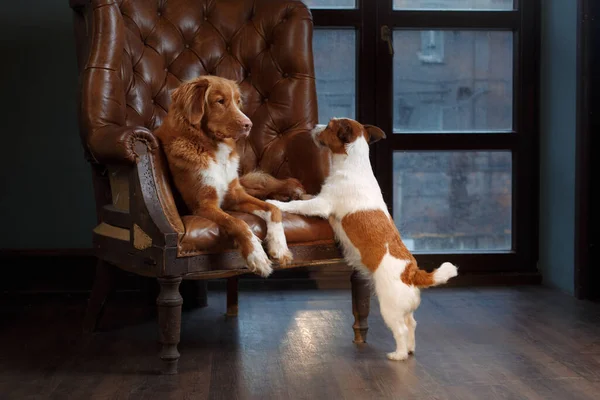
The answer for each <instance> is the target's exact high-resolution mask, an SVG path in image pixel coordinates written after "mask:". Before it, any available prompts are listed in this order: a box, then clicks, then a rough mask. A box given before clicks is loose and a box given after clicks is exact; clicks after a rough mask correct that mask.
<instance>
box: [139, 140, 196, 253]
mask: <svg viewBox="0 0 600 400" xmlns="http://www.w3.org/2000/svg"><path fill="white" fill-rule="evenodd" d="M133 143H134V144H133V146H132V151H133V152H134V154H135V156H136V158H137V159H138V161H137V163H136V165H135V168H134V172H133V173H132V175H131V180H130V184H131V190H130V191H131V199H130V209H131V211H130V212H131V217H132V221H133V222H134V223H135V224H137V225H139V226H140V227H141V228H142V230H144V231H145V232H146V233H147V234H148V235H150V236H151V237H152V238H155V237H157V236H161V235H162V236H164V243H162V244H164V245H165V246H167V247H176V246H177V244H178V242H179V237H180V236H181V235H183V234H184V232H185V229H184V225H183V221H182V220H181V216H180V215H179V211H178V209H177V205H176V203H175V199H174V197H173V192H172V191H171V185H170V182H169V177H170V175H169V171H168V167H167V163H166V160H165V157H164V154H163V152H162V149H160V148H159V147H158V146H157V148H156V149H155V150H156V151H149V146H148V145H147V142H146V141H145V140H143V139H134V140H133Z"/></svg>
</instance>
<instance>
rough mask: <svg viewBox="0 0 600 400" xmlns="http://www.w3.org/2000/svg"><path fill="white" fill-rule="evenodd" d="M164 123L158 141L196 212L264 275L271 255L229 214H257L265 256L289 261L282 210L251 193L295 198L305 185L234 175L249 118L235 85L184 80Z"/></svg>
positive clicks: (210, 79) (215, 80)
mask: <svg viewBox="0 0 600 400" xmlns="http://www.w3.org/2000/svg"><path fill="white" fill-rule="evenodd" d="M171 97H172V102H171V106H170V107H169V111H168V113H167V116H166V118H165V120H164V122H163V124H162V125H161V126H160V127H159V128H158V129H157V130H156V131H155V134H156V136H157V137H158V138H159V140H160V141H161V143H162V145H163V147H164V150H165V153H166V155H167V160H168V163H169V168H170V170H171V174H172V175H173V180H174V183H175V186H176V187H177V190H179V192H180V193H181V196H182V198H183V200H184V202H185V204H186V205H187V207H188V208H189V209H190V211H191V212H192V213H193V214H194V215H198V216H201V217H204V218H206V219H209V220H211V221H213V222H215V223H216V224H218V225H219V226H220V227H221V228H222V229H224V230H225V231H226V232H227V234H228V235H230V236H231V237H233V238H234V240H235V242H236V243H237V245H238V247H239V248H240V250H241V253H242V256H243V257H244V259H245V260H246V262H247V264H248V268H249V269H250V270H252V271H254V272H256V273H258V274H260V275H262V276H268V275H269V274H270V273H271V272H272V268H271V260H270V259H269V257H268V256H267V254H266V253H265V251H264V250H263V248H262V245H261V241H260V239H259V238H258V237H256V236H255V235H254V233H253V232H252V231H251V229H250V228H249V227H248V225H247V224H246V223H245V222H244V221H242V220H240V219H237V218H234V217H232V216H231V215H229V214H227V213H226V212H225V210H227V211H241V212H247V213H252V214H255V215H257V216H259V217H261V218H262V219H264V220H265V221H266V223H267V235H266V238H265V241H266V245H267V248H268V252H269V255H270V256H271V257H272V258H273V259H275V260H276V261H278V262H279V263H280V264H281V265H286V264H288V263H290V262H291V261H292V253H291V252H290V251H289V249H288V246H287V243H286V239H285V235H284V232H283V224H282V222H281V211H279V209H278V208H277V207H275V206H273V205H271V204H268V203H265V202H264V201H262V200H260V199H258V198H256V197H254V196H259V197H262V198H263V199H264V198H266V197H269V196H270V197H271V198H279V199H287V200H290V199H297V198H300V196H301V195H303V194H304V188H303V187H302V185H301V184H300V182H298V181H296V180H295V179H288V180H278V179H275V178H274V177H272V176H270V175H268V174H265V173H261V172H254V173H251V174H249V175H247V176H245V177H243V178H242V179H243V180H244V182H245V184H246V185H247V187H248V188H249V189H250V190H251V193H252V194H253V195H254V196H252V195H250V194H248V193H247V191H246V190H245V189H244V187H243V186H242V185H241V183H240V179H239V177H238V167H239V160H240V159H239V155H238V153H237V151H236V140H237V139H239V138H242V137H246V136H247V135H248V134H249V133H250V129H251V128H252V122H251V121H250V119H248V117H247V116H246V115H244V113H243V112H242V111H241V109H240V107H241V95H240V91H239V88H238V86H237V84H236V83H235V82H233V81H231V80H228V79H224V78H219V77H216V76H202V77H199V78H196V79H193V80H191V81H189V82H185V83H183V84H182V85H181V86H180V87H179V88H177V89H176V90H174V91H173V93H172V96H171Z"/></svg>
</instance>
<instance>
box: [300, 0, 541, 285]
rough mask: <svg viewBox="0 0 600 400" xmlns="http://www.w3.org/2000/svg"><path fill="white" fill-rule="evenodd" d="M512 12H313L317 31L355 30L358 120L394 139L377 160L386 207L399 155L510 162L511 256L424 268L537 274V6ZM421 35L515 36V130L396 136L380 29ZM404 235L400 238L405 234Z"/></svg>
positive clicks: (468, 256)
mask: <svg viewBox="0 0 600 400" xmlns="http://www.w3.org/2000/svg"><path fill="white" fill-rule="evenodd" d="M514 3H515V4H514V9H513V10H512V11H495V10H490V11H440V10H393V9H392V7H393V0H377V1H373V0H357V4H356V8H355V9H322V8H313V9H311V13H312V15H313V22H314V26H315V29H327V28H333V29H339V28H354V29H356V31H357V36H356V37H357V44H356V46H357V52H356V54H357V57H358V60H357V63H356V65H357V71H356V99H357V104H356V116H357V119H358V120H359V121H361V122H362V123H369V124H376V125H378V126H379V127H381V128H382V129H383V130H384V131H385V132H389V133H390V134H389V135H388V138H387V139H386V140H384V141H381V142H379V143H377V144H376V145H375V146H374V148H373V149H372V152H371V161H372V164H373V167H374V170H375V173H376V176H377V179H378V181H379V183H380V186H381V188H382V192H383V194H384V198H385V200H386V203H387V204H388V207H389V208H390V211H392V210H391V208H392V205H393V198H392V188H393V182H392V176H393V170H392V155H393V152H394V151H395V150H406V151H411V150H413V151H427V150H433V151H436V150H437V151H443V150H450V151H452V150H479V151H486V150H505V151H510V152H511V153H512V155H513V157H512V160H513V162H512V168H513V178H512V250H509V251H487V250H483V251H472V252H449V253H441V252H439V253H419V252H415V256H416V258H417V260H418V261H419V264H420V265H421V267H424V268H434V267H437V266H438V265H440V264H441V262H443V261H451V262H455V263H456V264H457V265H459V266H460V268H461V272H462V273H473V274H475V273H521V274H533V275H537V259H538V236H539V234H538V220H539V216H538V210H539V205H538V204H539V189H538V188H539V171H538V168H539V154H538V153H539V151H538V149H539V126H538V119H539V118H538V116H539V110H538V109H539V106H538V104H539V101H538V100H539V73H538V71H539V42H540V22H539V14H540V13H539V10H540V1H539V0H527V1H525V0H515V1H514ZM383 26H388V27H389V28H390V29H392V31H393V30H394V29H406V30H420V29H426V28H430V29H432V30H435V29H451V30H502V31H505V30H510V31H512V32H513V38H514V42H513V43H514V44H513V129H512V130H510V131H506V132H498V133H496V132H493V133H490V132H485V133H484V132H479V133H478V132H474V133H422V132H420V133H414V134H413V133H402V134H391V132H392V130H393V126H392V125H393V109H392V106H393V101H392V95H393V89H392V88H391V87H392V86H393V85H391V83H392V82H393V75H392V74H393V58H392V55H390V54H389V50H388V44H387V42H385V41H383V40H382V39H381V37H380V35H381V27H383ZM401 233H402V232H401Z"/></svg>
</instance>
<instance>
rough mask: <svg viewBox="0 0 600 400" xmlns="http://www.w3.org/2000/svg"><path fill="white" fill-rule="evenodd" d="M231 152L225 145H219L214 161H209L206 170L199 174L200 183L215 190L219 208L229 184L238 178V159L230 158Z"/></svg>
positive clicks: (237, 157)
mask: <svg viewBox="0 0 600 400" xmlns="http://www.w3.org/2000/svg"><path fill="white" fill-rule="evenodd" d="M232 151H233V149H232V148H231V147H229V146H228V145H227V144H225V143H219V145H218V147H217V152H216V153H215V160H214V161H212V160H211V162H210V163H209V164H208V168H206V169H204V170H203V171H202V172H201V175H202V182H203V183H204V184H205V185H208V186H212V187H213V188H215V191H216V192H217V199H218V201H219V206H221V204H222V203H223V199H224V198H225V194H227V189H228V187H229V184H230V183H231V182H232V181H233V180H234V179H236V178H237V177H238V167H239V165H240V157H239V156H238V155H237V154H236V155H235V156H233V157H230V155H231V152H232Z"/></svg>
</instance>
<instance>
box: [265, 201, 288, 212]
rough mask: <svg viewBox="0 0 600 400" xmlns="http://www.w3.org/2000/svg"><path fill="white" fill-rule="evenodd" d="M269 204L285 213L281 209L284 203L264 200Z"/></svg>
mask: <svg viewBox="0 0 600 400" xmlns="http://www.w3.org/2000/svg"><path fill="white" fill-rule="evenodd" d="M265 201H266V202H267V203H269V204H273V205H274V206H275V207H277V208H279V209H280V210H281V211H285V210H284V209H283V208H284V207H285V203H284V202H282V201H279V200H273V199H269V200H265Z"/></svg>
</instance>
